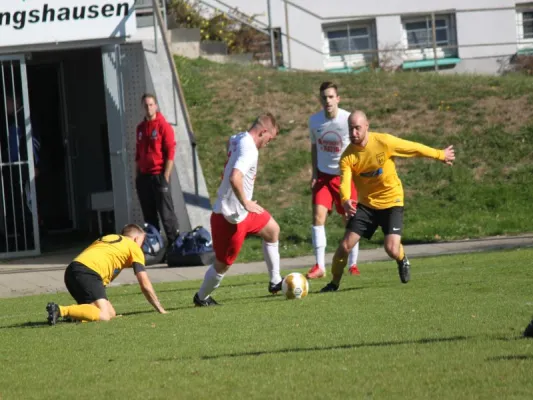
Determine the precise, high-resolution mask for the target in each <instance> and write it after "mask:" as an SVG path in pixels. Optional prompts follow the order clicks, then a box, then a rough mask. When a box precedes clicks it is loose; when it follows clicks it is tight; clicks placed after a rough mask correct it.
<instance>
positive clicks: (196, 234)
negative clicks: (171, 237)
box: [167, 226, 215, 267]
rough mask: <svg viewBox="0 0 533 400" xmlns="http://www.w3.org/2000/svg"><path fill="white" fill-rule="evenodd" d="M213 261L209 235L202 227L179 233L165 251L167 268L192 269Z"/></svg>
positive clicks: (211, 243)
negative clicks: (186, 267)
mask: <svg viewBox="0 0 533 400" xmlns="http://www.w3.org/2000/svg"><path fill="white" fill-rule="evenodd" d="M214 260H215V253H214V250H213V241H212V240H211V234H210V233H209V231H208V230H207V229H205V228H204V227H202V226H197V227H196V228H194V229H193V230H192V231H191V232H183V233H180V234H179V236H178V237H177V238H176V240H175V241H174V243H172V246H170V248H169V249H168V251H167V264H168V266H169V267H185V266H188V267H193V266H200V265H209V264H212V263H213V262H214Z"/></svg>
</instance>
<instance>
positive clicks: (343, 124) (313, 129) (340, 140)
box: [309, 108, 350, 175]
mask: <svg viewBox="0 0 533 400" xmlns="http://www.w3.org/2000/svg"><path fill="white" fill-rule="evenodd" d="M349 116H350V113H349V112H348V111H346V110H343V109H342V108H339V110H338V112H337V116H336V117H335V118H333V119H328V118H326V113H325V112H324V111H323V110H322V111H319V112H317V113H316V114H313V115H311V117H309V136H310V137H311V143H312V144H316V156H317V169H318V170H319V171H321V172H324V173H326V174H330V175H340V168H339V161H340V159H341V155H342V152H343V151H344V149H346V147H348V145H349V144H350V139H349V137H348V117H349Z"/></svg>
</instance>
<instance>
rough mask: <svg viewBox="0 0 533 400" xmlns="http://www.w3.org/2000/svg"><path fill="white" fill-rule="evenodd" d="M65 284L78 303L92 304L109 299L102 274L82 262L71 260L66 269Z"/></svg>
mask: <svg viewBox="0 0 533 400" xmlns="http://www.w3.org/2000/svg"><path fill="white" fill-rule="evenodd" d="M65 285H66V286H67V290H68V292H69V293H70V295H71V296H72V297H73V298H74V300H76V302H77V303H78V304H90V303H93V302H95V301H96V300H99V299H106V300H107V295H106V291H105V286H104V282H103V281H102V278H101V276H100V275H98V274H97V273H96V272H95V271H93V270H92V269H90V268H89V267H87V266H85V265H84V264H82V263H80V262H77V261H73V262H71V263H70V264H69V266H68V267H67V269H66V270H65Z"/></svg>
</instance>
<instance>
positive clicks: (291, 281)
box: [281, 272, 309, 300]
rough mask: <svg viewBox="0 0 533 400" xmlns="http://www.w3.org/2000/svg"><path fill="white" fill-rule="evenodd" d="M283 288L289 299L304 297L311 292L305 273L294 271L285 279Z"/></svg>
mask: <svg viewBox="0 0 533 400" xmlns="http://www.w3.org/2000/svg"><path fill="white" fill-rule="evenodd" d="M281 290H282V291H283V294H284V295H285V297H286V298H287V299H289V300H292V299H303V298H304V297H305V296H307V293H308V292H309V282H308V281H307V278H306V277H305V276H304V275H302V274H300V273H298V272H293V273H291V274H289V275H287V276H286V277H285V279H283V283H282V284H281Z"/></svg>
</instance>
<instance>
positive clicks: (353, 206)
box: [343, 199, 357, 217]
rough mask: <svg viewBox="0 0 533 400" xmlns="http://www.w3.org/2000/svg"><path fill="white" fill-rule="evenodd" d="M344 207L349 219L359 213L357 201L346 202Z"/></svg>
mask: <svg viewBox="0 0 533 400" xmlns="http://www.w3.org/2000/svg"><path fill="white" fill-rule="evenodd" d="M343 206H344V211H345V212H346V216H347V217H353V216H354V215H355V212H356V211H357V203H356V202H355V200H351V199H350V200H346V201H345V202H344V204H343Z"/></svg>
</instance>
